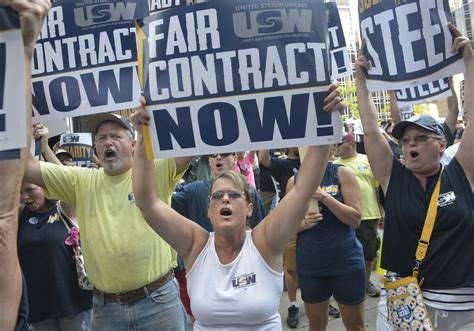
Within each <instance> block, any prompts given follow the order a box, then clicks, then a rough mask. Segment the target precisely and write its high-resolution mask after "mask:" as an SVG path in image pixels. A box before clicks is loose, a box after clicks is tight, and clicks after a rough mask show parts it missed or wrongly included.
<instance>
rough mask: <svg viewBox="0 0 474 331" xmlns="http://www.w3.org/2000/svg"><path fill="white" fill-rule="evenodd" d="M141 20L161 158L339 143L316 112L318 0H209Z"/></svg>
mask: <svg viewBox="0 0 474 331" xmlns="http://www.w3.org/2000/svg"><path fill="white" fill-rule="evenodd" d="M139 25H140V27H141V28H140V30H139V31H137V42H138V51H139V54H143V58H139V61H141V62H140V63H139V71H143V78H144V95H145V98H146V101H147V104H148V105H149V106H150V107H148V108H149V110H150V111H151V114H152V115H153V123H154V125H152V127H151V139H152V142H153V144H154V151H155V154H157V155H159V156H160V157H168V156H182V155H199V154H207V153H210V152H211V151H212V152H223V151H238V150H254V149H260V148H268V147H269V146H273V147H275V146H279V147H289V146H298V145H300V146H303V145H305V144H306V145H311V144H317V143H320V144H322V143H331V142H336V141H338V138H339V137H338V134H337V133H338V132H340V131H341V130H339V129H338V128H339V127H338V125H340V123H338V122H337V121H336V120H335V119H336V118H337V117H338V115H336V114H330V113H326V112H323V111H322V108H323V100H324V97H325V96H326V95H327V86H328V83H329V81H330V75H329V70H328V63H329V60H328V47H327V45H326V40H327V20H326V11H325V7H324V1H323V0H318V1H314V0H293V1H285V2H281V3H280V2H270V1H269V2H266V1H258V0H255V1H251V0H229V1H214V2H208V3H202V4H195V5H193V6H186V7H180V8H174V9H170V10H166V11H162V12H158V13H156V14H155V15H153V16H150V17H148V18H146V19H144V20H142V21H141V22H139ZM333 118H334V120H333Z"/></svg>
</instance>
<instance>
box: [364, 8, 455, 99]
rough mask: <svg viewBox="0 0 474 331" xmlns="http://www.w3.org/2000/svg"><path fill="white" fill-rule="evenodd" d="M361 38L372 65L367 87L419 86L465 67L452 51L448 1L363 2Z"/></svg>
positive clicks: (385, 88)
mask: <svg viewBox="0 0 474 331" xmlns="http://www.w3.org/2000/svg"><path fill="white" fill-rule="evenodd" d="M359 19H360V31H361V36H362V38H364V39H366V41H367V48H366V53H365V54H366V55H367V57H368V59H369V62H370V63H371V65H372V67H371V69H370V70H369V71H368V73H367V85H368V87H369V90H371V91H378V90H395V89H402V88H406V87H407V86H418V85H423V84H427V83H430V82H433V81H435V80H438V79H441V78H444V77H449V76H452V75H454V74H457V73H461V72H463V71H464V63H463V62H462V61H460V58H461V56H460V54H456V53H452V52H451V46H452V43H453V37H452V35H451V32H450V30H449V28H448V22H449V21H452V18H451V13H450V10H449V3H448V0H405V1H376V2H374V1H364V0H359Z"/></svg>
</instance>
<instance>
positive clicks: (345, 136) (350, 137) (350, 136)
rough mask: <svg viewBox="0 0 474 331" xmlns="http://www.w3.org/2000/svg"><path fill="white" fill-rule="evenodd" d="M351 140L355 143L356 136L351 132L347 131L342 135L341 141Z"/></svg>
mask: <svg viewBox="0 0 474 331" xmlns="http://www.w3.org/2000/svg"><path fill="white" fill-rule="evenodd" d="M345 141H347V142H350V143H355V138H354V135H353V134H352V133H351V132H346V133H344V134H343V135H342V141H341V142H345Z"/></svg>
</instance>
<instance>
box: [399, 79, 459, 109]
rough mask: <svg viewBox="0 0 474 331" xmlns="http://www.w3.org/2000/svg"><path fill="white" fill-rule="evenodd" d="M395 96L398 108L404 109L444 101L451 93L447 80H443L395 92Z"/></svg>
mask: <svg viewBox="0 0 474 331" xmlns="http://www.w3.org/2000/svg"><path fill="white" fill-rule="evenodd" d="M395 95H396V97H397V103H398V106H399V107H404V106H409V105H416V104H419V103H423V102H432V101H435V100H439V99H444V98H447V97H450V96H452V95H453V92H452V91H451V86H450V84H449V78H443V79H438V80H436V81H434V82H431V83H428V84H424V85H419V86H410V87H409V88H406V89H403V90H396V91H395Z"/></svg>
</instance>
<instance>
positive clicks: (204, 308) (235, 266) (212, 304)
mask: <svg viewBox="0 0 474 331" xmlns="http://www.w3.org/2000/svg"><path fill="white" fill-rule="evenodd" d="M186 277H187V283H188V294H189V298H190V299H191V309H192V311H193V315H194V317H195V318H196V321H195V323H194V330H219V331H222V330H226V331H227V330H252V331H256V330H281V319H280V314H279V313H278V308H279V305H280V298H281V294H282V292H283V272H277V271H275V270H273V269H271V268H270V266H268V264H267V263H266V262H265V260H264V259H263V258H262V256H261V255H260V252H259V251H258V250H257V248H256V247H255V245H254V243H253V240H252V235H251V231H250V230H248V231H247V235H246V238H245V242H244V245H243V246H242V250H241V251H240V253H239V255H238V256H237V257H236V258H235V260H234V261H232V262H231V263H229V264H225V265H224V264H222V263H221V262H220V261H219V258H218V256H217V253H216V249H215V244H214V232H211V233H210V234H209V240H208V241H207V244H206V246H205V247H204V249H203V250H202V251H201V253H200V254H199V256H198V257H197V259H196V261H195V262H194V265H193V267H192V268H191V270H189V272H188V273H187V275H186Z"/></svg>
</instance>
